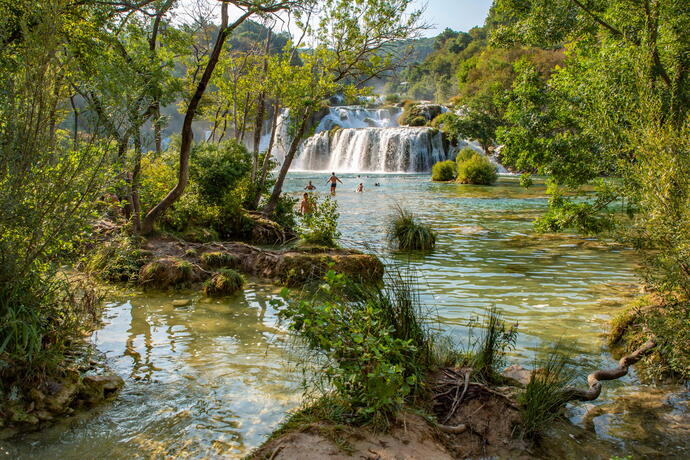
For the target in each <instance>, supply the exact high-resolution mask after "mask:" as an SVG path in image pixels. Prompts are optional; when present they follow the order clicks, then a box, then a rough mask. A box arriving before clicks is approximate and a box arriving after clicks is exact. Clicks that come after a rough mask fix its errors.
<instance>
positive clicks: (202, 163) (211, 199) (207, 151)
mask: <svg viewBox="0 0 690 460" xmlns="http://www.w3.org/2000/svg"><path fill="white" fill-rule="evenodd" d="M250 169H251V157H250V155H249V152H247V149H246V148H245V147H244V146H243V145H242V144H239V143H238V142H236V141H235V140H229V141H225V142H221V143H220V144H214V143H210V142H202V143H200V144H197V145H196V146H195V147H194V149H193V150H192V154H191V163H190V168H189V176H190V179H191V180H192V181H193V182H195V183H196V184H197V185H198V187H199V194H200V195H201V198H202V199H204V200H205V201H206V202H208V203H217V202H220V201H223V200H224V198H225V195H226V194H227V193H228V192H230V191H231V190H233V189H234V188H235V187H236V186H237V185H238V184H239V183H240V181H241V180H242V179H243V178H245V177H246V176H247V174H248V173H249V171H250Z"/></svg>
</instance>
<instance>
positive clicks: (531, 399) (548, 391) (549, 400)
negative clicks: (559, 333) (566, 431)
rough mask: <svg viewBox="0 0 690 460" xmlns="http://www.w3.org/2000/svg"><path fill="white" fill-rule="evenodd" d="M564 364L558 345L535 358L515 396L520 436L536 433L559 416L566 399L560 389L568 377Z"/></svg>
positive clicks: (567, 382) (563, 386)
mask: <svg viewBox="0 0 690 460" xmlns="http://www.w3.org/2000/svg"><path fill="white" fill-rule="evenodd" d="M567 364H568V359H567V357H566V356H565V355H564V354H562V353H561V352H560V351H559V350H558V347H556V348H554V349H552V350H551V351H550V352H549V354H548V355H547V356H546V358H545V359H543V360H535V363H534V369H535V370H534V371H533V372H532V375H531V377H530V380H529V383H527V386H526V388H525V391H524V392H523V393H522V394H520V396H519V397H518V401H519V402H520V412H521V415H522V424H521V426H520V435H521V436H522V437H524V438H536V437H538V436H539V434H540V432H542V431H543V430H544V429H545V428H546V427H547V426H548V425H549V423H551V422H552V421H553V420H555V419H556V418H558V417H559V416H560V414H561V409H562V408H563V406H564V405H565V403H566V402H567V400H568V398H567V397H566V395H565V393H564V389H565V388H566V387H567V386H568V385H569V384H570V383H571V381H572V378H571V377H570V374H569V372H568V371H567Z"/></svg>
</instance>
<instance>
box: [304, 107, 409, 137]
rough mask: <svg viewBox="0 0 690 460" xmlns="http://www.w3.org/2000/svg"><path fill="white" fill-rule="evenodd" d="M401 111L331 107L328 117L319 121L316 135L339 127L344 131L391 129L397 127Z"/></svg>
mask: <svg viewBox="0 0 690 460" xmlns="http://www.w3.org/2000/svg"><path fill="white" fill-rule="evenodd" d="M401 112H402V109H400V108H397V107H393V108H390V109H366V108H364V107H360V106H341V107H331V108H330V109H329V113H328V115H326V116H325V117H323V118H322V119H321V122H319V125H318V126H317V127H316V131H315V132H316V133H320V132H322V131H329V130H331V129H333V128H335V127H336V126H337V127H340V128H344V129H358V128H392V127H395V126H398V117H400V113H401Z"/></svg>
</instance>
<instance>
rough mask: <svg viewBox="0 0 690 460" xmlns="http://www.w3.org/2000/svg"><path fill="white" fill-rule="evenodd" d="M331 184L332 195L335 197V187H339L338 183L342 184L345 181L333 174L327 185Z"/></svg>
mask: <svg viewBox="0 0 690 460" xmlns="http://www.w3.org/2000/svg"><path fill="white" fill-rule="evenodd" d="M329 182H330V184H331V195H335V186H336V185H338V182H340V183H341V184H342V183H343V181H341V180H340V179H338V176H336V175H335V172H332V173H331V177H330V178H329V179H328V180H327V181H326V183H327V184H328V183H329Z"/></svg>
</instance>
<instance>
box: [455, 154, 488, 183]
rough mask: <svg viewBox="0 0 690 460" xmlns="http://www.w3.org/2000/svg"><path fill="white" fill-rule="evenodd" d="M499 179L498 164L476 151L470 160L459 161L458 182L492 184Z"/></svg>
mask: <svg viewBox="0 0 690 460" xmlns="http://www.w3.org/2000/svg"><path fill="white" fill-rule="evenodd" d="M496 179H498V174H497V173H496V166H495V165H494V164H493V163H491V161H489V159H488V158H486V157H485V156H484V155H481V154H479V153H475V154H474V156H472V157H471V158H470V159H469V160H466V161H460V162H459V163H458V179H457V180H458V182H461V183H463V184H476V185H492V184H494V183H495V182H496Z"/></svg>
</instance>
